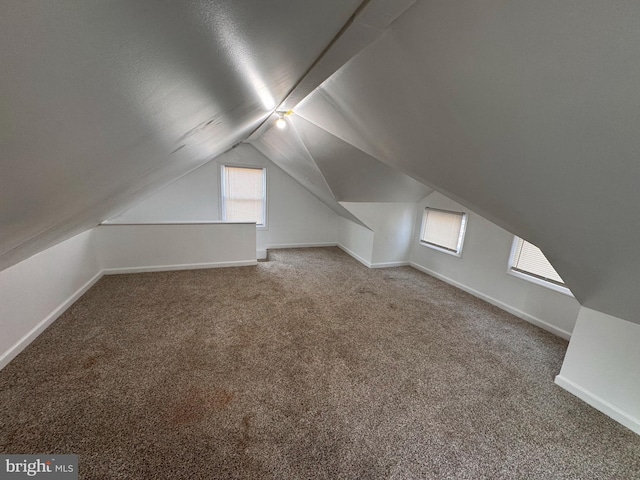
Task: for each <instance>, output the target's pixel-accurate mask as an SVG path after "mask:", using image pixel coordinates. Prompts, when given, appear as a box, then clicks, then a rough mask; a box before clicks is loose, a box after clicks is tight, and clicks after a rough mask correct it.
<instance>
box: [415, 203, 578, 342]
mask: <svg viewBox="0 0 640 480" xmlns="http://www.w3.org/2000/svg"><path fill="white" fill-rule="evenodd" d="M426 206H429V207H433V208H441V209H445V210H454V211H463V212H466V213H467V215H468V216H467V230H466V236H465V242H464V245H463V248H462V256H461V257H456V256H454V255H449V254H447V253H443V252H440V251H437V250H434V249H431V248H429V247H426V246H424V245H420V244H419V235H420V225H421V223H422V212H423V211H424V208H425V207H426ZM415 221H416V228H415V229H414V233H413V240H412V244H411V257H410V258H411V263H412V265H413V266H415V267H416V268H419V269H421V270H423V271H426V272H427V273H430V274H432V275H434V276H436V277H438V278H441V279H443V280H445V281H447V282H449V283H452V284H453V285H456V286H458V287H460V288H462V289H463V290H466V291H468V292H470V293H472V294H474V295H476V296H478V297H480V298H482V299H484V300H486V301H488V302H490V303H493V304H494V305H497V306H498V307H500V308H503V309H504V310H507V311H509V312H511V313H513V314H515V315H517V316H519V317H521V318H523V319H525V320H527V321H529V322H531V323H534V324H536V325H538V326H540V327H542V328H544V329H545V330H549V331H551V332H553V333H555V334H557V335H560V336H561V337H564V338H569V337H570V335H571V332H572V331H573V327H574V325H575V322H576V318H577V316H578V311H579V310H580V304H579V303H578V302H577V300H576V299H575V298H573V297H570V296H567V295H564V294H562V293H559V292H555V291H553V290H550V289H548V288H545V287H543V286H539V285H536V284H533V283H531V282H528V281H527V280H523V279H520V278H517V277H515V276H513V275H509V274H508V273H507V270H508V261H509V254H510V252H511V245H512V241H513V235H512V234H510V233H509V232H507V231H506V230H503V229H502V228H500V227H498V226H497V225H495V224H493V223H491V222H489V221H488V220H486V219H484V218H483V217H481V216H480V215H477V214H475V213H474V212H472V211H470V210H469V209H468V208H465V207H463V206H462V205H460V204H458V203H456V202H454V201H453V200H450V199H449V198H447V197H445V196H444V195H442V194H440V193H437V192H434V193H432V194H430V195H429V196H427V197H426V198H425V199H424V200H423V201H422V202H420V203H419V208H418V211H417V213H416V217H415Z"/></svg>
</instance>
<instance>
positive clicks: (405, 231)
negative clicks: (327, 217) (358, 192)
mask: <svg viewBox="0 0 640 480" xmlns="http://www.w3.org/2000/svg"><path fill="white" fill-rule="evenodd" d="M340 204H341V205H342V206H343V207H345V208H346V209H347V210H349V211H350V212H351V213H353V214H354V215H355V216H356V217H358V219H359V220H361V221H362V222H364V223H365V224H366V225H367V226H368V227H369V228H371V229H372V230H373V235H374V236H373V250H372V258H371V266H373V267H384V266H393V265H399V264H407V263H408V261H409V248H410V245H411V238H412V235H411V234H412V231H413V223H414V218H415V212H416V204H415V203H389V202H340ZM363 230H364V229H363Z"/></svg>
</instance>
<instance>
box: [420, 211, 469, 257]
mask: <svg viewBox="0 0 640 480" xmlns="http://www.w3.org/2000/svg"><path fill="white" fill-rule="evenodd" d="M429 210H433V211H436V212H443V213H450V214H453V215H461V216H462V221H461V222H460V232H459V233H458V245H457V247H458V248H457V250H451V249H449V248H446V247H443V246H440V245H437V244H435V243H430V242H427V241H425V240H423V237H424V234H425V231H426V227H427V225H426V222H427V216H428V212H429ZM468 223H469V215H468V214H467V213H466V212H459V211H456V210H445V209H442V208H433V207H424V210H423V212H422V223H421V224H420V231H419V232H418V243H419V244H420V245H422V246H424V247H428V248H431V249H433V250H437V251H438V252H442V253H447V254H449V255H453V256H454V257H458V258H460V257H462V249H463V246H464V238H465V235H466V233H467V225H468Z"/></svg>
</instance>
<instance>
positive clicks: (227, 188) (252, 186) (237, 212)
mask: <svg viewBox="0 0 640 480" xmlns="http://www.w3.org/2000/svg"><path fill="white" fill-rule="evenodd" d="M223 173H224V179H223V188H224V196H223V203H224V220H225V221H227V222H256V224H257V225H260V226H264V224H265V170H264V169H263V168H248V167H229V166H225V167H224V169H223Z"/></svg>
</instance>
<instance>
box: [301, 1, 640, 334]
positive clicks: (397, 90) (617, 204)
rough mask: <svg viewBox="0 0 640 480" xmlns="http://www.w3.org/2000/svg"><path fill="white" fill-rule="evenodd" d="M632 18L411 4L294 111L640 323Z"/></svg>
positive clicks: (523, 7) (620, 9)
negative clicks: (541, 256)
mask: <svg viewBox="0 0 640 480" xmlns="http://www.w3.org/2000/svg"><path fill="white" fill-rule="evenodd" d="M639 24H640V3H638V2H600V1H592V0H580V1H567V2H554V1H539V2H529V1H524V0H522V1H512V2H480V3H479V2H476V1H473V0H468V1H458V2H439V1H426V0H425V1H419V2H416V4H415V5H414V6H413V7H411V9H410V10H408V11H407V12H406V13H405V14H404V15H402V16H401V17H399V18H398V19H397V20H396V21H395V22H394V23H393V24H392V25H390V27H389V28H388V29H387V30H386V31H385V32H384V34H383V35H382V36H381V37H380V38H379V39H378V40H377V41H376V42H374V43H372V44H371V45H370V46H368V47H367V48H366V49H364V50H363V51H362V52H361V53H360V54H359V55H357V56H356V57H354V58H353V59H352V60H351V61H349V62H348V63H347V64H345V66H344V67H342V68H341V69H340V70H339V71H337V72H336V73H335V74H334V75H332V76H331V77H330V78H329V79H328V80H327V81H325V82H324V83H323V84H322V86H321V87H320V88H319V89H317V90H316V91H315V92H314V94H313V95H312V97H311V98H310V100H309V101H305V102H304V103H303V104H302V105H301V106H300V114H301V116H302V117H304V119H305V121H307V122H310V123H312V124H314V125H316V126H318V127H319V128H321V129H322V130H324V131H325V132H330V133H331V134H332V135H334V136H337V137H340V138H341V139H342V140H344V141H345V142H347V143H349V144H351V145H352V146H354V147H356V148H357V149H359V150H360V151H364V152H367V153H368V154H369V155H370V156H371V157H374V158H376V159H377V160H379V161H381V162H384V163H386V164H387V165H389V166H391V167H394V168H395V169H397V170H398V171H400V172H403V173H404V174H407V175H409V176H411V177H413V178H414V179H416V180H418V181H420V182H421V183H423V184H425V185H429V186H431V187H433V188H435V189H437V190H439V191H440V192H442V193H445V194H446V195H448V196H450V197H451V198H453V199H454V200H457V201H458V202H460V203H462V204H464V205H466V206H467V207H469V208H471V209H473V210H475V211H476V212H478V213H480V214H481V215H483V216H484V217H486V218H488V219H490V220H491V221H493V222H495V223H497V224H498V225H500V226H502V227H504V228H505V229H507V230H509V231H511V232H513V233H515V234H517V235H519V236H521V237H523V238H525V239H527V240H529V241H531V242H532V243H534V244H536V245H538V246H539V247H540V248H541V249H542V250H543V251H544V253H545V255H546V256H547V257H548V258H549V260H550V261H551V263H552V264H553V265H554V267H555V268H556V270H557V271H558V272H559V273H560V275H561V276H562V278H563V279H564V280H565V282H566V283H567V284H568V286H569V287H570V288H571V290H572V292H573V293H574V294H575V296H576V298H577V299H578V301H580V303H581V304H582V305H585V306H587V307H589V308H592V309H595V310H598V311H602V312H605V313H609V314H611V315H614V316H617V317H620V318H624V319H627V320H630V321H633V322H636V323H640V315H639V314H638V312H640V296H638V294H637V291H638V271H640V254H639V253H638V248H637V246H638V244H640V214H639V213H638V207H637V206H638V204H639V203H640V160H639V159H640V136H638V134H637V130H638V127H639V126H640V89H638V88H637V85H639V84H640V61H639V58H638V52H640V49H639V48H638V47H640V29H638V25H639ZM296 110H297V109H296ZM305 128H306V127H305ZM310 135H311V134H309V135H307V136H310ZM318 135H319V134H318ZM317 140H320V136H317ZM307 142H310V143H313V141H312V140H310V139H309V138H307Z"/></svg>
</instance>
